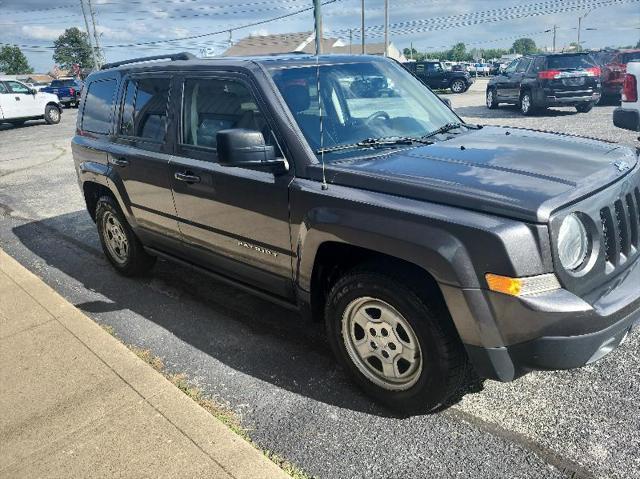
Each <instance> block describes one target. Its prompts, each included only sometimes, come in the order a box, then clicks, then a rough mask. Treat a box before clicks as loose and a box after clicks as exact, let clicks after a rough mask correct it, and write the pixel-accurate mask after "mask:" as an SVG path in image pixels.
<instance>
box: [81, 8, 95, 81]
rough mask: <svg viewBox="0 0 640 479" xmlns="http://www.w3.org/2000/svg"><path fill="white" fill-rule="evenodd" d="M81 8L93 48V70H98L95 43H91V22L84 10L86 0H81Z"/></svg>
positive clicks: (90, 43)
mask: <svg viewBox="0 0 640 479" xmlns="http://www.w3.org/2000/svg"><path fill="white" fill-rule="evenodd" d="M80 8H81V9H82V16H83V17H84V27H85V28H86V29H87V39H88V40H89V46H90V47H91V55H92V56H93V68H95V69H98V68H99V67H98V57H97V55H96V50H95V48H93V42H92V41H91V31H90V30H89V21H88V20H87V12H86V11H85V9H84V0H80Z"/></svg>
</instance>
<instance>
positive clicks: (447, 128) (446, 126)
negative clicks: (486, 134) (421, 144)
mask: <svg viewBox="0 0 640 479" xmlns="http://www.w3.org/2000/svg"><path fill="white" fill-rule="evenodd" d="M462 126H465V127H466V126H467V125H465V124H464V123H445V124H444V125H442V126H441V127H440V128H438V129H437V130H433V131H430V132H429V133H427V134H426V135H423V136H422V138H423V139H424V138H431V137H432V136H436V135H439V134H441V133H446V132H448V131H451V130H455V129H457V128H460V127H462Z"/></svg>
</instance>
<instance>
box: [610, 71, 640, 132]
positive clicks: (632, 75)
mask: <svg viewBox="0 0 640 479" xmlns="http://www.w3.org/2000/svg"><path fill="white" fill-rule="evenodd" d="M639 80H640V60H634V61H631V62H629V63H627V73H626V75H625V77H624V83H623V86H622V104H621V105H620V107H619V108H616V109H615V110H614V111H613V124H614V125H615V126H617V127H618V128H624V129H625V130H631V131H640V101H639V99H638V81H639Z"/></svg>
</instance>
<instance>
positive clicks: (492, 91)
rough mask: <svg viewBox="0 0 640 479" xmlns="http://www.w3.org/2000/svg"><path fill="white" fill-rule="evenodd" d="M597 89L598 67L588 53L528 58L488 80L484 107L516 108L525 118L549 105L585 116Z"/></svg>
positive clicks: (513, 63)
mask: <svg viewBox="0 0 640 479" xmlns="http://www.w3.org/2000/svg"><path fill="white" fill-rule="evenodd" d="M600 89H601V86H600V68H599V67H598V66H597V65H596V63H595V61H594V59H593V58H592V57H591V55H589V54H588V53H555V54H542V55H528V56H524V57H521V58H518V59H517V60H514V61H513V62H511V63H510V64H509V66H508V67H507V68H506V69H505V70H504V72H502V73H500V74H498V75H497V76H495V77H493V78H492V79H491V80H489V84H488V85H487V92H486V95H487V96H486V105H487V107H488V108H491V109H493V108H498V106H499V105H500V103H510V104H513V105H518V106H519V108H520V111H521V112H522V114H524V115H531V114H533V113H535V112H536V111H538V110H540V109H544V108H548V107H552V106H575V108H576V110H578V112H580V113H586V112H588V111H590V110H591V108H593V105H594V104H595V103H597V102H598V101H599V99H600V94H601V93H600Z"/></svg>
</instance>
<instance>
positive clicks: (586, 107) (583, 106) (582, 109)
mask: <svg viewBox="0 0 640 479" xmlns="http://www.w3.org/2000/svg"><path fill="white" fill-rule="evenodd" d="M592 108H593V103H591V102H589V103H580V104H579V105H576V110H577V111H578V113H589V112H590V111H591V109H592Z"/></svg>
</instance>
